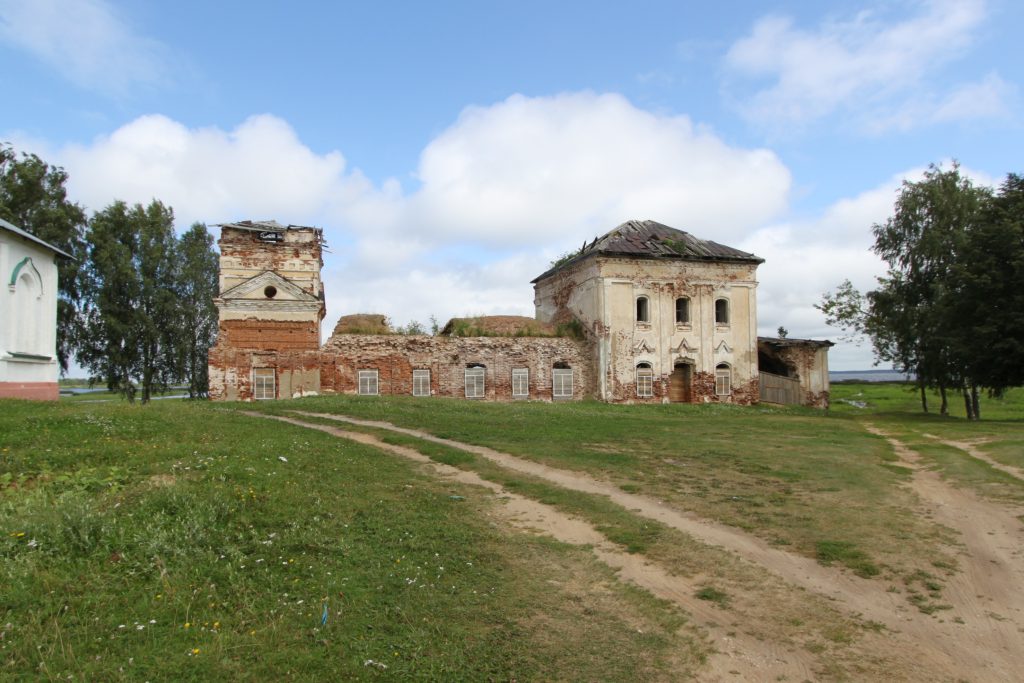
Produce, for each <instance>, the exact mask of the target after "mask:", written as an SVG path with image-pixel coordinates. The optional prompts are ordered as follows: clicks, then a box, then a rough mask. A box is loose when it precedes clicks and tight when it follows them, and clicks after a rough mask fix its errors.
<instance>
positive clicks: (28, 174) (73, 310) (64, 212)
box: [0, 145, 86, 374]
mask: <svg viewBox="0 0 1024 683" xmlns="http://www.w3.org/2000/svg"><path fill="white" fill-rule="evenodd" d="M67 179H68V175H67V173H65V172H64V169H62V168H59V167H56V166H50V165H49V164H47V163H46V162H45V161H43V160H42V159H40V158H39V157H37V156H36V155H34V154H22V155H21V156H20V157H19V156H18V155H17V154H16V153H15V151H14V150H13V149H12V148H11V147H9V146H6V145H0V218H3V219H4V220H7V221H9V222H11V223H13V224H14V225H17V226H18V227H19V228H22V229H23V230H26V231H28V232H30V233H32V234H33V235H35V236H36V237H38V238H39V239H41V240H43V241H45V242H49V243H50V244H52V245H53V246H55V247H57V248H59V249H61V250H62V251H64V252H66V253H68V254H71V255H72V256H73V257H74V258H73V259H66V258H58V259H57V274H58V292H57V361H58V362H59V363H60V369H61V373H62V374H66V373H67V370H68V362H69V360H70V358H71V357H72V356H73V355H74V353H75V349H76V347H77V344H78V337H79V335H80V333H81V319H80V316H79V308H80V306H81V304H82V295H83V289H82V271H83V266H84V263H85V254H86V249H85V241H84V233H85V226H86V217H85V211H84V210H83V209H82V207H81V206H79V205H78V204H75V203H74V202H71V201H68V198H67V190H66V188H65V185H66V183H67Z"/></svg>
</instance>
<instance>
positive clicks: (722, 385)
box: [715, 363, 732, 396]
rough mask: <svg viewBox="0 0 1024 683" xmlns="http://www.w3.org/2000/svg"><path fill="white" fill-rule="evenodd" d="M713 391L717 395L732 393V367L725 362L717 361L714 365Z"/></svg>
mask: <svg viewBox="0 0 1024 683" xmlns="http://www.w3.org/2000/svg"><path fill="white" fill-rule="evenodd" d="M715 393H716V394H718V395H719V396H728V395H730V394H731V393H732V368H730V367H729V366H728V365H726V364H725V363H719V364H718V366H717V367H715Z"/></svg>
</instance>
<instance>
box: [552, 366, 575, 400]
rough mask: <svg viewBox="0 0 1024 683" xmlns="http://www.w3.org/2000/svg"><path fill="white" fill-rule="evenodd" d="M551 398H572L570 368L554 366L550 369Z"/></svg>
mask: <svg viewBox="0 0 1024 683" xmlns="http://www.w3.org/2000/svg"><path fill="white" fill-rule="evenodd" d="M551 398H572V370H571V369H569V368H554V369H553V370H552V371H551Z"/></svg>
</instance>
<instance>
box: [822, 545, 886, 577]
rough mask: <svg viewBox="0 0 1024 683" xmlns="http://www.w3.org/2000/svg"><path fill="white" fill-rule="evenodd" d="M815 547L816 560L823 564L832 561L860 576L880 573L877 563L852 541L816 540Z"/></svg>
mask: <svg viewBox="0 0 1024 683" xmlns="http://www.w3.org/2000/svg"><path fill="white" fill-rule="evenodd" d="M815 547H816V549H817V559H818V562H820V563H821V564H823V565H825V566H829V565H831V564H832V563H833V562H839V563H840V564H842V565H844V566H846V567H848V568H850V569H852V570H853V572H854V573H855V574H856V575H857V576H860V577H863V578H870V577H872V576H877V575H878V574H880V573H881V569H879V567H878V565H876V564H875V563H874V562H872V561H871V559H870V558H869V557H868V556H867V554H866V553H865V552H864V551H862V550H860V549H859V548H857V547H856V546H855V545H854V544H853V543H849V542H847V541H818V543H817V544H816V545H815Z"/></svg>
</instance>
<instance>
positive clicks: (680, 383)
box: [668, 362, 693, 403]
mask: <svg viewBox="0 0 1024 683" xmlns="http://www.w3.org/2000/svg"><path fill="white" fill-rule="evenodd" d="M692 387H693V365H692V364H690V363H684V362H679V363H676V366H675V368H674V369H673V370H672V374H671V375H669V378H668V400H669V401H671V402H672V403H689V402H690V401H691V400H692V395H693V392H692Z"/></svg>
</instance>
